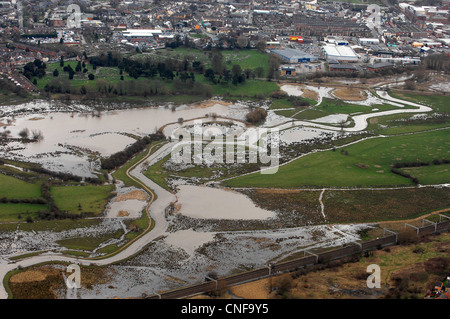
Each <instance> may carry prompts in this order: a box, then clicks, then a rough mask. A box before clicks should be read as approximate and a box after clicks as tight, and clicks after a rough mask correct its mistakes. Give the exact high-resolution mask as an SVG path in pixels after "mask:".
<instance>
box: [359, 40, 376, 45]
mask: <svg viewBox="0 0 450 319" xmlns="http://www.w3.org/2000/svg"><path fill="white" fill-rule="evenodd" d="M359 43H360V44H361V45H372V44H380V40H378V39H375V38H360V39H359Z"/></svg>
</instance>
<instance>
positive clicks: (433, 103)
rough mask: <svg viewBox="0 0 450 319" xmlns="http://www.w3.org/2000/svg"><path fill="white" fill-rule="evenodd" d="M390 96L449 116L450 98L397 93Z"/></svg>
mask: <svg viewBox="0 0 450 319" xmlns="http://www.w3.org/2000/svg"><path fill="white" fill-rule="evenodd" d="M390 95H391V96H392V97H395V98H398V99H404V100H407V101H411V102H414V103H420V104H425V105H427V106H430V107H432V108H433V109H434V110H435V111H437V112H439V113H447V114H450V96H447V95H420V94H411V93H399V92H391V93H390Z"/></svg>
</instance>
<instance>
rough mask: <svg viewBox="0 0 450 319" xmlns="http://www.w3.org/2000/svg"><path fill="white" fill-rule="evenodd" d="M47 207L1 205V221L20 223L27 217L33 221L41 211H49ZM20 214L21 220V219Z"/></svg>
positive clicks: (36, 205) (20, 204)
mask: <svg viewBox="0 0 450 319" xmlns="http://www.w3.org/2000/svg"><path fill="white" fill-rule="evenodd" d="M47 209H48V207H47V206H46V205H38V204H22V203H18V204H11V203H6V204H3V203H2V204H0V221H1V222H18V221H25V219H26V218H27V216H31V217H32V218H33V219H34V217H35V216H36V215H37V214H36V213H37V212H39V211H44V210H47ZM19 214H20V215H21V218H19V217H18V216H19Z"/></svg>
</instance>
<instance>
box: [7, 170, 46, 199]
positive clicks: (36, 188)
mask: <svg viewBox="0 0 450 319" xmlns="http://www.w3.org/2000/svg"><path fill="white" fill-rule="evenodd" d="M3 197H6V198H8V199H12V198H14V199H24V198H39V197H41V183H40V182H35V183H28V182H25V181H23V180H20V179H18V178H14V177H11V176H8V175H4V174H2V173H0V198H3Z"/></svg>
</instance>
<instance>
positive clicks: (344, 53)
mask: <svg viewBox="0 0 450 319" xmlns="http://www.w3.org/2000/svg"><path fill="white" fill-rule="evenodd" d="M323 53H324V54H325V58H326V59H327V61H329V60H335V61H339V62H340V61H344V62H358V59H359V57H358V55H357V54H356V53H355V51H353V49H352V48H351V47H350V46H346V45H325V46H323Z"/></svg>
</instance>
